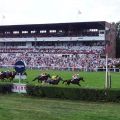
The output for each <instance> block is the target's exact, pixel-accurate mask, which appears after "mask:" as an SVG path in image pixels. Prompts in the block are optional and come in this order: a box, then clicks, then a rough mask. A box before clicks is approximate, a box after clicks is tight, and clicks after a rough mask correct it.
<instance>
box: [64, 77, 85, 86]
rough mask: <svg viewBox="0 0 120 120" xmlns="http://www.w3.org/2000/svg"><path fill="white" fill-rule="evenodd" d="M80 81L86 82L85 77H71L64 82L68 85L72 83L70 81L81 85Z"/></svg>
mask: <svg viewBox="0 0 120 120" xmlns="http://www.w3.org/2000/svg"><path fill="white" fill-rule="evenodd" d="M80 81H83V82H84V79H83V77H79V78H78V79H75V80H71V79H70V80H64V81H63V83H66V84H67V85H70V83H72V84H76V85H79V86H81V85H80Z"/></svg>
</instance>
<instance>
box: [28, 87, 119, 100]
mask: <svg viewBox="0 0 120 120" xmlns="http://www.w3.org/2000/svg"><path fill="white" fill-rule="evenodd" d="M27 94H28V95H31V96H37V97H48V98H62V99H72V100H73V99H74V100H86V101H113V102H119V101H120V90H117V89H110V90H107V91H106V90H104V89H87V88H64V87H56V86H34V85H28V86H27Z"/></svg>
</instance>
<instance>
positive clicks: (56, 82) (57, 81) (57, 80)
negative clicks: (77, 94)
mask: <svg viewBox="0 0 120 120" xmlns="http://www.w3.org/2000/svg"><path fill="white" fill-rule="evenodd" d="M61 80H63V79H62V78H61V77H58V78H57V79H56V80H52V79H48V80H46V81H45V82H46V83H49V84H52V85H58V83H59V82H60V81H61Z"/></svg>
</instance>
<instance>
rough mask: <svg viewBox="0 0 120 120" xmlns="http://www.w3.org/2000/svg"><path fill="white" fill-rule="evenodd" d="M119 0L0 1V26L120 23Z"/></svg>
mask: <svg viewBox="0 0 120 120" xmlns="http://www.w3.org/2000/svg"><path fill="white" fill-rule="evenodd" d="M119 12H120V0H0V25H18V24H44V23H66V22H89V21H107V22H118V21H120V14H119Z"/></svg>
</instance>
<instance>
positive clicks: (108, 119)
mask: <svg viewBox="0 0 120 120" xmlns="http://www.w3.org/2000/svg"><path fill="white" fill-rule="evenodd" d="M0 120H120V105H119V104H118V103H104V102H102V103H97V102H83V101H70V100H58V99H40V98H32V97H27V96H23V95H21V94H17V95H16V94H11V95H0Z"/></svg>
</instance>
